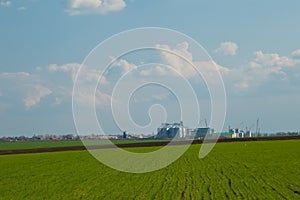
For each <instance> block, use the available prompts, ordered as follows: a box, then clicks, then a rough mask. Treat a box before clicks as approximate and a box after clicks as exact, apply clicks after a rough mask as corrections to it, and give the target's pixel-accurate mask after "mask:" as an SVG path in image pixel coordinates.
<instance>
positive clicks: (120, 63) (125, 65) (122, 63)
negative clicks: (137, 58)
mask: <svg viewBox="0 0 300 200" xmlns="http://www.w3.org/2000/svg"><path fill="white" fill-rule="evenodd" d="M112 66H113V67H119V68H121V69H122V73H123V74H125V73H127V72H129V71H131V70H135V69H137V66H136V65H135V64H132V63H129V62H128V61H127V60H124V59H119V60H115V59H113V62H112Z"/></svg>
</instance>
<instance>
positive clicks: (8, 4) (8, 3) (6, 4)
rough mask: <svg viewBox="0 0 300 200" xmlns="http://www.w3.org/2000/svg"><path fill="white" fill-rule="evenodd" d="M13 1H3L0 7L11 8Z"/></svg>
mask: <svg viewBox="0 0 300 200" xmlns="http://www.w3.org/2000/svg"><path fill="white" fill-rule="evenodd" d="M11 4H12V3H11V1H1V2H0V6H3V7H9V6H11Z"/></svg>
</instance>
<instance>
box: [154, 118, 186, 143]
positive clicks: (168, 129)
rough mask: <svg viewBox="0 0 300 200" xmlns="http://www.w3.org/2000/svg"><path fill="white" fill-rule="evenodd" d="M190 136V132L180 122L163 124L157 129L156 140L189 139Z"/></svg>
mask: <svg viewBox="0 0 300 200" xmlns="http://www.w3.org/2000/svg"><path fill="white" fill-rule="evenodd" d="M190 136H191V135H190V130H189V129H188V128H187V127H185V126H184V125H183V122H182V121H180V122H179V123H162V124H161V126H160V127H159V128H158V129H157V136H156V138H157V139H165V138H188V137H190Z"/></svg>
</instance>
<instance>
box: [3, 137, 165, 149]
mask: <svg viewBox="0 0 300 200" xmlns="http://www.w3.org/2000/svg"><path fill="white" fill-rule="evenodd" d="M159 141H169V140H148V139H144V140H143V139H141V140H111V142H113V143H114V144H132V143H143V142H159ZM105 144H109V143H108V140H89V141H86V145H105ZM70 146H83V144H82V141H81V140H66V141H62V140H58V141H27V142H26V141H25V142H23V141H18V142H0V150H17V149H36V148H53V147H70Z"/></svg>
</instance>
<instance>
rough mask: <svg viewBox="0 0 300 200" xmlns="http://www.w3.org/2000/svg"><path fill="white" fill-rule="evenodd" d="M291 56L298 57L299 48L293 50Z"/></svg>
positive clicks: (299, 56) (299, 53)
mask: <svg viewBox="0 0 300 200" xmlns="http://www.w3.org/2000/svg"><path fill="white" fill-rule="evenodd" d="M292 57H293V58H295V59H300V49H297V50H295V51H293V53H292Z"/></svg>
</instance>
